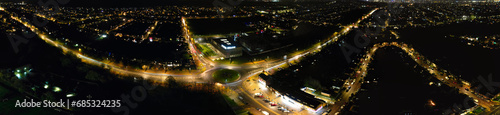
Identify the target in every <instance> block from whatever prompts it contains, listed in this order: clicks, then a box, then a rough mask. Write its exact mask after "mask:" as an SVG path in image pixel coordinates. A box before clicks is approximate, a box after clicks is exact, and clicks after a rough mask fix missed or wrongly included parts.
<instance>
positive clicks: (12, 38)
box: [7, 0, 69, 54]
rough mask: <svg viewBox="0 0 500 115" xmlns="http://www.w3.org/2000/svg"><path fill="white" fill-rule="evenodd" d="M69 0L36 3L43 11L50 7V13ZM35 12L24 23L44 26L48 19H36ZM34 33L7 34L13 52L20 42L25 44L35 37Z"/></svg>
mask: <svg viewBox="0 0 500 115" xmlns="http://www.w3.org/2000/svg"><path fill="white" fill-rule="evenodd" d="M68 2H69V0H47V1H46V2H43V1H42V0H39V1H38V5H39V6H40V7H41V8H43V9H44V11H48V9H50V8H52V9H53V10H52V11H51V12H52V13H58V12H59V5H64V4H67V3H68ZM35 14H36V13H33V19H32V20H31V21H27V22H26V23H31V24H34V26H36V27H43V26H46V25H47V23H49V22H48V20H43V22H40V21H39V20H38V19H36V15H35ZM21 28H23V29H25V28H26V27H24V26H21ZM35 36H36V35H35V33H23V34H22V36H21V35H16V34H8V35H7V38H8V39H9V41H10V44H11V45H12V49H13V50H14V53H16V54H17V53H19V49H20V48H19V47H20V45H21V44H27V43H28V42H29V40H28V38H33V37H35Z"/></svg>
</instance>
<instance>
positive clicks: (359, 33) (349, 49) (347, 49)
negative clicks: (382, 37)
mask: <svg viewBox="0 0 500 115" xmlns="http://www.w3.org/2000/svg"><path fill="white" fill-rule="evenodd" d="M398 5H399V3H394V4H392V3H389V4H388V6H387V11H388V12H382V11H378V12H377V11H376V12H374V14H373V15H372V16H373V18H374V19H375V21H376V22H375V24H377V26H376V27H375V31H372V30H370V28H368V27H367V28H365V29H364V31H363V30H361V29H359V28H358V29H356V35H355V36H354V39H353V40H354V45H355V46H352V45H351V44H349V43H344V42H342V43H341V46H340V48H341V50H342V53H343V54H344V56H345V59H346V61H347V63H351V62H352V61H353V60H352V59H351V56H352V55H353V54H359V53H360V52H361V48H365V47H366V46H368V45H369V44H370V39H369V38H368V36H372V35H377V34H379V33H380V32H381V31H382V26H383V27H386V26H388V25H386V24H388V23H385V22H384V20H383V19H382V18H381V16H385V17H387V18H388V19H387V20H390V19H391V17H390V16H389V13H391V14H399V12H400V11H399V10H396V9H394V6H395V7H397V6H398ZM360 37H361V39H362V41H363V42H360V41H361V40H360Z"/></svg>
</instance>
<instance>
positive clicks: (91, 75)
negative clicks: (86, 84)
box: [85, 70, 104, 82]
mask: <svg viewBox="0 0 500 115" xmlns="http://www.w3.org/2000/svg"><path fill="white" fill-rule="evenodd" d="M100 76H101V75H99V74H98V73H97V72H95V71H92V70H90V71H89V72H87V75H85V79H88V80H91V81H100V82H104V80H103V79H101V77H100Z"/></svg>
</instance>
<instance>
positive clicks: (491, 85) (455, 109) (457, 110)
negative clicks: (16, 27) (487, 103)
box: [444, 73, 500, 115]
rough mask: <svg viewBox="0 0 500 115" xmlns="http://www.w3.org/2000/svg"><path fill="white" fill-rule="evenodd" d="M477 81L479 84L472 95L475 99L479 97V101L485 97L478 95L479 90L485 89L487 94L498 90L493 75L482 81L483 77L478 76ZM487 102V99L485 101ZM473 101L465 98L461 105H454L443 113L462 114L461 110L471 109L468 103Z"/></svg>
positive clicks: (497, 83) (497, 84)
mask: <svg viewBox="0 0 500 115" xmlns="http://www.w3.org/2000/svg"><path fill="white" fill-rule="evenodd" d="M477 80H478V81H479V82H480V83H481V84H480V85H479V86H477V88H476V89H475V90H474V92H475V93H474V94H475V95H476V96H477V97H480V98H481V99H484V98H485V97H483V96H482V95H480V94H478V92H479V90H481V89H482V88H483V87H486V89H487V90H488V93H492V94H494V93H495V89H498V88H500V82H494V81H493V74H491V73H490V74H489V75H488V80H486V79H484V77H483V76H481V75H479V76H478V77H477ZM495 96H496V95H495ZM493 98H495V97H493ZM486 100H487V99H486ZM472 101H473V99H471V98H470V97H467V98H465V99H464V101H463V102H462V104H456V103H454V104H453V106H452V107H450V108H448V109H446V110H445V111H444V115H450V114H461V113H463V112H462V111H461V110H462V109H465V108H471V107H472V106H473V105H471V104H470V103H469V102H472ZM478 106H479V105H478Z"/></svg>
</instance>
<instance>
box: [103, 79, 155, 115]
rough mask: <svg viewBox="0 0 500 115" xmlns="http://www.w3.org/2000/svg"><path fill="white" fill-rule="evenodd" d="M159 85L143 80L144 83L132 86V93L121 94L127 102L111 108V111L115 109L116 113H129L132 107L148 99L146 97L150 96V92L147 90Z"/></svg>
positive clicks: (126, 114)
mask: <svg viewBox="0 0 500 115" xmlns="http://www.w3.org/2000/svg"><path fill="white" fill-rule="evenodd" d="M157 86H158V85H156V84H153V85H151V84H149V83H148V81H147V80H145V79H144V80H142V85H137V86H135V87H134V88H132V90H131V91H130V94H121V95H120V97H121V100H122V102H125V104H122V105H123V106H120V107H118V108H111V111H113V112H114V113H119V112H123V115H129V114H130V109H135V108H137V106H138V105H139V104H138V103H140V102H142V101H144V100H146V97H147V96H148V92H147V91H146V90H153V89H155V88H156V87H157ZM131 97H132V100H131Z"/></svg>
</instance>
